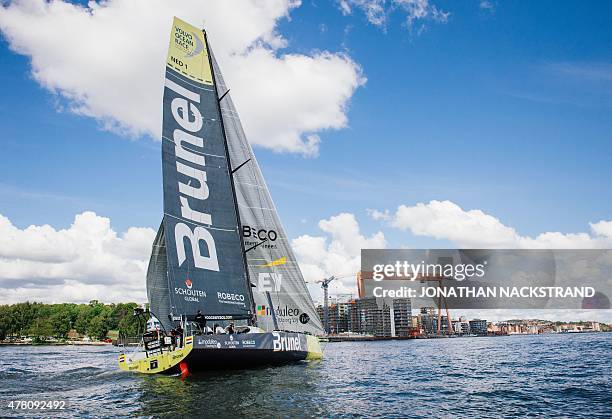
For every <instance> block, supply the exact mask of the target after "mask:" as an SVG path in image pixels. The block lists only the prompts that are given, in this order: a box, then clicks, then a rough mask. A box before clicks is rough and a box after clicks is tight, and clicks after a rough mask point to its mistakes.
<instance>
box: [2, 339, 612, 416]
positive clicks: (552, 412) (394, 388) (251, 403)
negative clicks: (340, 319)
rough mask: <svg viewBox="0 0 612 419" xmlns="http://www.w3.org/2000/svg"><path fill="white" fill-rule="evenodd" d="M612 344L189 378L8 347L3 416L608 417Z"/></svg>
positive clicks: (446, 348) (524, 347) (444, 349)
mask: <svg viewBox="0 0 612 419" xmlns="http://www.w3.org/2000/svg"><path fill="white" fill-rule="evenodd" d="M611 348H612V333H599V334H572V335H546V336H510V337H497V338H457V339H430V340H410V341H394V342H386V341H385V342H382V341H381V342H359V343H357V342H346V343H330V344H327V345H326V346H325V347H324V352H325V358H324V360H323V361H319V362H311V363H300V364H295V365H288V366H283V367H276V368H258V369H254V370H243V371H231V372H215V373H206V374H201V375H198V376H191V377H189V378H187V379H186V380H184V381H183V380H181V379H180V378H176V377H165V376H143V375H135V374H131V373H124V372H120V371H119V370H117V368H116V355H117V353H118V349H117V348H113V347H66V346H64V347H50V346H47V347H41V346H38V347H0V403H1V404H0V416H4V415H19V416H24V415H25V412H24V411H20V412H14V411H10V410H9V409H8V408H7V403H8V402H9V401H10V400H40V399H57V400H65V401H67V403H68V408H67V409H66V410H65V411H63V412H62V414H63V415H65V416H69V415H75V414H78V415H87V416H128V415H130V416H134V415H136V416H164V415H168V416H170V415H172V416H177V415H180V416H184V415H199V416H211V417H212V416H215V417H226V416H237V415H241V416H249V417H264V416H265V417H270V416H272V417H294V416H349V415H359V416H363V415H365V416H430V417H431V416H434V417H440V416H464V417H474V416H485V417H499V416H500V415H503V416H525V415H535V416H560V415H562V416H584V415H588V416H591V417H592V416H599V417H601V416H608V417H610V416H612V383H611V381H612V357H611V355H612V352H611ZM33 414H34V415H36V416H40V415H41V412H40V411H38V412H35V413H33ZM52 414H53V416H58V413H57V412H53V413H52Z"/></svg>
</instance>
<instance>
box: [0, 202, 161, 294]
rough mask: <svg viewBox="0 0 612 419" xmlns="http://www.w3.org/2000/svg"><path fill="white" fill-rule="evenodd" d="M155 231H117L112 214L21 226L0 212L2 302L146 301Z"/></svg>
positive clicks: (0, 285) (87, 214) (86, 213)
mask: <svg viewBox="0 0 612 419" xmlns="http://www.w3.org/2000/svg"><path fill="white" fill-rule="evenodd" d="M154 236H155V231H153V230H152V229H150V228H139V227H131V228H129V229H128V230H127V231H126V232H124V233H123V234H121V235H118V234H117V233H116V232H115V231H114V230H113V229H112V228H111V225H110V220H109V219H108V218H105V217H100V216H98V215H96V214H95V213H93V212H89V211H87V212H83V213H81V214H78V215H76V217H75V219H74V222H73V223H72V225H71V226H70V227H69V228H67V229H62V230H58V229H55V228H53V227H51V226H49V225H43V226H33V225H32V226H29V227H27V228H24V229H19V228H17V227H16V226H14V225H13V224H12V223H11V222H10V220H9V219H8V218H6V217H4V216H1V215H0V304H4V303H12V302H19V301H26V300H29V301H43V302H87V301H90V300H92V299H99V300H101V301H106V302H109V301H114V302H118V301H138V302H144V301H146V293H145V274H146V268H147V265H148V259H149V256H150V253H151V243H152V242H153V238H154Z"/></svg>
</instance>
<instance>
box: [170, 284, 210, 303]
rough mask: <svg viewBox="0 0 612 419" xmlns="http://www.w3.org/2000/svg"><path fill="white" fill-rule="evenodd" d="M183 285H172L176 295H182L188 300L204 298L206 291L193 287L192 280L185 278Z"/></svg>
mask: <svg viewBox="0 0 612 419" xmlns="http://www.w3.org/2000/svg"><path fill="white" fill-rule="evenodd" d="M185 286H186V287H187V288H183V287H174V293H175V294H176V295H182V296H183V299H184V300H185V301H189V302H195V303H198V302H200V298H206V291H202V290H198V289H194V288H193V282H192V281H191V279H189V278H187V279H186V280H185Z"/></svg>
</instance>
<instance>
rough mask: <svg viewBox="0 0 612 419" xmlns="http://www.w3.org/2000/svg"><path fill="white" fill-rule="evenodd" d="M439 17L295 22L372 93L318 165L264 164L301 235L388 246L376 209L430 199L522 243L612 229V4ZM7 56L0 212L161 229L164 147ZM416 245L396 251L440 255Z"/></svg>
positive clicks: (304, 18) (519, 7)
mask: <svg viewBox="0 0 612 419" xmlns="http://www.w3.org/2000/svg"><path fill="white" fill-rule="evenodd" d="M440 7H441V8H442V9H444V10H446V11H448V12H450V17H449V21H448V22H447V23H444V24H443V23H435V22H431V23H426V27H425V30H424V31H423V32H422V33H420V34H415V33H411V31H409V30H408V29H407V28H406V26H405V23H404V22H403V21H402V16H401V15H400V13H393V14H392V15H391V16H390V19H389V22H388V23H387V26H386V30H383V29H382V28H380V27H377V26H375V25H372V24H369V23H368V22H367V20H366V18H365V16H364V15H363V14H359V13H354V15H351V16H343V15H342V13H341V12H340V10H339V9H338V7H337V5H335V4H331V3H330V2H320V1H319V2H305V3H304V4H303V5H302V6H301V7H299V8H297V9H296V10H294V11H293V12H292V13H291V20H290V21H287V20H284V21H281V24H280V27H279V31H280V32H281V33H282V34H283V35H284V36H285V37H286V38H287V40H288V41H289V43H288V47H287V51H290V52H306V53H307V52H309V51H311V50H313V49H326V50H331V51H347V52H348V53H349V54H350V56H351V57H352V58H353V59H354V60H355V61H356V62H358V63H359V64H360V65H361V66H362V68H363V71H364V74H365V76H366V77H367V79H368V81H367V83H366V84H365V85H364V86H363V87H361V88H359V89H358V90H357V92H356V93H355V95H354V97H353V98H352V99H351V101H350V104H349V106H350V110H349V113H348V116H349V124H350V126H349V127H348V128H347V129H344V130H339V131H326V132H323V133H322V134H321V136H322V138H323V143H322V146H321V150H320V155H319V157H318V158H314V159H308V158H303V157H301V156H295V155H290V154H275V153H274V152H271V151H269V150H265V149H261V148H260V149H258V150H256V152H257V155H258V158H259V161H260V164H261V166H262V168H263V171H264V174H265V175H266V177H267V178H268V182H269V184H270V187H271V190H272V194H273V196H274V199H275V201H276V203H277V206H278V208H279V210H280V213H281V215H282V217H283V219H284V221H285V224H286V227H287V229H288V231H289V234H290V235H292V236H297V235H299V234H303V233H316V232H317V231H316V230H317V227H316V221H318V220H319V219H322V218H327V217H329V216H331V215H334V214H336V213H338V212H342V211H350V212H354V213H355V214H357V215H358V217H359V219H360V221H361V222H362V223H363V227H364V229H365V230H366V231H368V230H371V231H373V230H375V229H377V228H378V226H377V225H375V224H374V223H373V222H371V221H370V220H368V217H366V214H365V209H366V208H377V209H385V208H391V209H392V208H394V207H396V206H398V205H399V204H414V203H416V202H425V201H429V200H431V199H449V200H452V201H453V202H456V203H458V204H459V205H461V206H462V207H464V208H480V209H483V210H484V211H485V212H488V213H491V214H495V216H497V217H499V218H500V219H501V220H503V222H504V223H506V224H509V225H512V226H514V227H515V228H517V229H518V230H519V231H520V232H521V233H524V234H537V233H540V232H543V231H550V230H553V231H566V232H572V231H582V230H584V229H585V225H586V224H587V222H589V221H598V220H600V219H605V218H609V215H610V213H611V212H612V199H611V197H612V189H611V188H610V187H609V186H608V182H609V179H610V178H612V141H611V138H610V136H611V133H612V118H610V112H611V110H612V62H611V61H610V52H611V51H610V45H612V28H610V26H609V25H607V24H606V16H610V12H611V10H610V9H611V8H612V5H610V4H609V3H606V2H599V3H591V4H589V6H588V7H583V6H581V5H580V4H578V3H572V2H536V3H531V4H521V3H518V2H501V3H497V4H495V8H494V10H493V11H492V12H491V11H488V10H483V9H481V8H480V7H479V5H478V3H477V2H449V3H441V4H440ZM412 32H414V31H412ZM0 48H1V49H0V56H1V60H2V68H3V71H2V73H1V76H0V77H1V82H2V85H3V90H4V94H3V95H2V97H1V98H0V110H1V112H0V124H1V125H2V127H3V131H4V134H3V135H2V139H1V142H0V146H1V147H2V153H1V155H0V159H1V160H0V178H1V179H2V181H1V183H0V208H1V213H2V214H4V215H6V216H7V217H9V218H10V219H11V220H12V221H13V222H14V223H15V224H16V225H18V226H21V227H24V226H26V225H29V224H44V223H49V224H52V225H54V226H58V227H60V226H68V225H69V224H70V223H71V222H72V219H73V217H74V214H75V213H77V212H80V211H83V210H86V209H89V210H94V211H95V212H96V213H99V214H104V215H106V216H108V217H110V218H111V219H112V221H113V225H114V226H115V227H116V228H117V229H118V230H124V229H125V228H127V227H129V226H133V225H138V226H151V227H155V226H156V225H157V223H158V221H159V219H160V214H161V178H160V176H161V169H160V159H159V157H160V156H159V150H158V147H159V143H157V142H153V141H151V140H150V139H149V138H140V139H137V140H126V139H125V138H123V137H121V136H118V135H116V134H114V133H110V132H107V131H102V130H100V129H99V124H98V123H97V122H96V121H94V120H91V119H89V118H86V117H82V116H76V115H74V114H71V113H70V112H67V111H64V112H58V111H57V108H58V106H59V105H58V102H61V100H60V99H58V98H57V97H56V96H54V95H52V94H50V93H49V92H47V91H45V90H43V89H41V87H40V86H39V85H38V84H37V83H36V82H35V81H33V80H32V78H31V77H30V75H29V72H30V69H29V60H28V58H27V57H24V56H20V55H17V54H14V53H12V52H11V51H10V50H9V49H8V46H7V43H6V41H5V40H3V41H2V44H1V46H0ZM597 71H599V72H600V73H601V74H599V73H598V72H597ZM302 219H306V220H307V222H306V223H301V222H300V220H302ZM402 235H404V233H399V234H398V235H397V237H393V238H392V239H393V240H392V242H394V243H395V244H397V245H401V244H406V245H416V246H421V245H424V246H427V245H429V243H427V240H425V241H423V240H424V239H422V238H416V237H411V238H410V240H408V239H406V238H405V237H402Z"/></svg>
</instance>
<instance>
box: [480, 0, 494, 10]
mask: <svg viewBox="0 0 612 419" xmlns="http://www.w3.org/2000/svg"><path fill="white" fill-rule="evenodd" d="M478 7H480V8H481V9H483V10H488V11H491V12H492V11H494V10H495V6H494V5H493V3H492V2H491V1H489V0H480V3H479V4H478Z"/></svg>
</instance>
